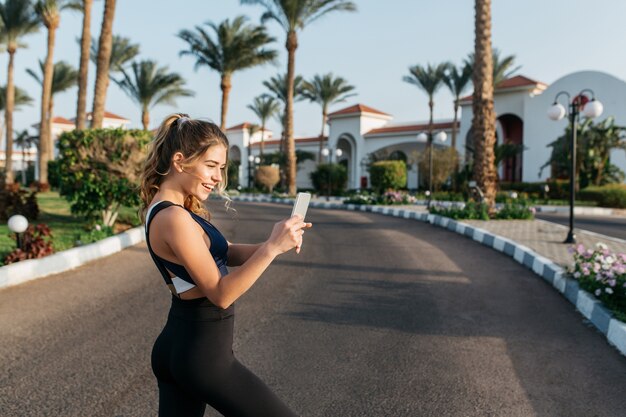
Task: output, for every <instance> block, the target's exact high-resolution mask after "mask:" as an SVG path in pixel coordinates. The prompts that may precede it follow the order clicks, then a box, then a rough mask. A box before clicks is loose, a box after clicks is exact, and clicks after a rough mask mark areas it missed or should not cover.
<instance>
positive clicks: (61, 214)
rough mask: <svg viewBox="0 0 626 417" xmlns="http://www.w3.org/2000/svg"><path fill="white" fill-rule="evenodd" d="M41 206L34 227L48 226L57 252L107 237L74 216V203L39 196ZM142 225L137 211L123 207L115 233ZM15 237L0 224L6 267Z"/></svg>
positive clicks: (1, 256)
mask: <svg viewBox="0 0 626 417" xmlns="http://www.w3.org/2000/svg"><path fill="white" fill-rule="evenodd" d="M37 203H38V204H39V218H38V219H37V220H35V221H34V222H32V224H40V223H45V224H47V225H48V227H49V228H50V231H51V232H52V245H53V247H54V251H55V252H59V251H62V250H66V249H71V248H73V247H74V246H75V245H76V241H77V240H80V241H81V242H82V243H83V244H86V243H91V242H94V241H96V240H99V239H102V238H104V237H106V235H105V234H104V233H94V232H92V231H91V222H89V221H88V220H86V219H84V218H82V217H79V216H76V215H73V214H72V213H71V211H70V203H69V202H68V201H67V200H65V198H63V197H61V196H60V195H59V193H58V192H56V191H49V192H46V193H38V194H37ZM140 223H141V222H140V220H139V216H138V215H137V210H136V209H134V208H132V207H122V208H120V213H119V216H118V224H116V228H115V232H120V231H123V230H126V229H128V228H130V227H133V226H137V225H139V224H140ZM11 235H13V234H12V233H11V232H10V231H9V228H8V226H7V225H6V223H4V224H0V265H4V258H5V257H6V255H7V254H9V253H10V252H11V251H13V250H14V249H15V247H16V242H15V238H14V237H12V236H11ZM13 236H14V235H13Z"/></svg>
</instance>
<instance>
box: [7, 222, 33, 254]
mask: <svg viewBox="0 0 626 417" xmlns="http://www.w3.org/2000/svg"><path fill="white" fill-rule="evenodd" d="M7 226H9V230H10V231H12V232H13V233H15V237H16V240H17V247H18V249H22V240H21V238H20V233H24V232H25V231H26V229H27V228H28V220H27V219H26V217H24V216H22V215H21V214H15V215H13V216H11V217H9V221H8V222H7Z"/></svg>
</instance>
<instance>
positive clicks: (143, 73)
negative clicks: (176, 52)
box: [113, 60, 194, 130]
mask: <svg viewBox="0 0 626 417" xmlns="http://www.w3.org/2000/svg"><path fill="white" fill-rule="evenodd" d="M131 71H132V72H131V73H130V74H128V73H127V72H126V71H125V70H122V79H121V80H116V79H113V81H115V83H116V84H117V85H118V86H119V87H120V88H121V89H122V90H124V92H125V93H126V94H127V95H128V97H130V98H131V99H132V100H133V101H134V102H136V103H137V104H139V105H140V106H141V122H142V124H143V129H144V130H148V126H149V124H150V113H149V110H150V108H151V107H154V106H156V105H157V104H161V103H163V104H170V105H176V101H175V100H176V98H177V97H191V96H193V95H194V93H193V92H192V91H190V90H185V89H184V88H183V86H184V84H185V81H184V80H183V79H182V77H181V76H180V75H178V74H177V73H175V72H172V73H170V72H168V69H167V67H157V63H156V62H155V61H150V60H145V61H140V62H136V61H135V62H133V63H132V64H131Z"/></svg>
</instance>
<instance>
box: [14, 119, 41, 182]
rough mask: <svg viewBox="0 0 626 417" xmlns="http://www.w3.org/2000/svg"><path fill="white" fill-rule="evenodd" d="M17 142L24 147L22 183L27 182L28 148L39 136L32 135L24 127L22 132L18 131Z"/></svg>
mask: <svg viewBox="0 0 626 417" xmlns="http://www.w3.org/2000/svg"><path fill="white" fill-rule="evenodd" d="M16 133H17V135H16V136H15V144H16V145H17V146H18V147H19V148H21V149H22V184H24V185H27V184H26V150H27V149H30V148H31V147H32V146H33V145H35V144H36V143H37V140H38V138H37V136H31V135H29V134H28V130H26V129H24V130H22V131H21V132H16Z"/></svg>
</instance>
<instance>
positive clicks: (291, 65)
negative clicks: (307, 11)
mask: <svg viewBox="0 0 626 417" xmlns="http://www.w3.org/2000/svg"><path fill="white" fill-rule="evenodd" d="M286 47H287V108H286V113H287V118H286V120H285V134H286V139H287V143H286V145H287V149H286V152H287V186H288V193H289V195H291V196H294V195H296V145H295V141H294V138H293V86H294V82H295V80H294V77H295V72H296V48H298V36H297V34H296V32H295V31H293V30H291V31H289V32H288V33H287V43H286Z"/></svg>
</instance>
